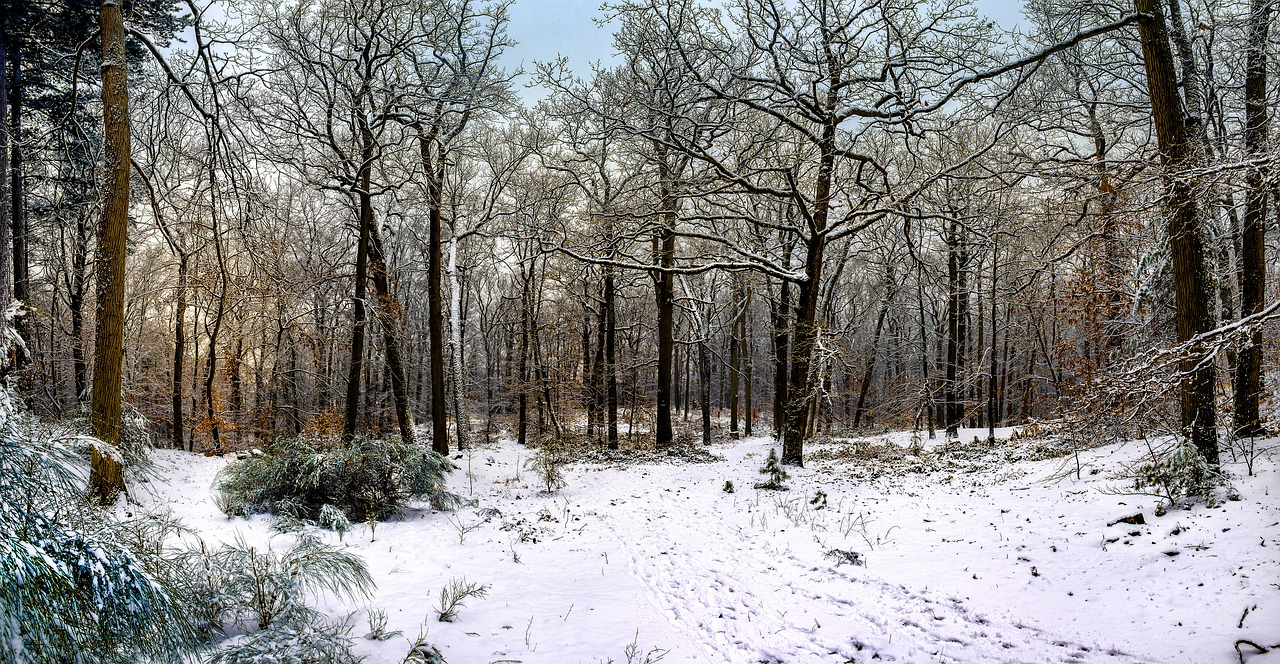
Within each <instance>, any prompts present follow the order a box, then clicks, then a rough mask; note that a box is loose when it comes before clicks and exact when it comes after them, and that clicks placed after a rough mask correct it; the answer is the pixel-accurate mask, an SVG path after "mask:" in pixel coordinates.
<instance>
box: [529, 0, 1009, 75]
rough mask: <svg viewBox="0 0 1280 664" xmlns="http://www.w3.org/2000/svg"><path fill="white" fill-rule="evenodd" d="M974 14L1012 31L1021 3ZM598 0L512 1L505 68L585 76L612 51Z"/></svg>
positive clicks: (1002, 1) (1004, 1)
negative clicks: (555, 66)
mask: <svg viewBox="0 0 1280 664" xmlns="http://www.w3.org/2000/svg"><path fill="white" fill-rule="evenodd" d="M976 4H977V7H978V11H980V12H982V13H984V14H986V15H987V16H990V17H992V18H994V19H996V21H998V22H999V23H1000V24H1001V25H1003V26H1005V27H1009V28H1012V27H1013V26H1015V25H1017V24H1018V23H1019V22H1020V21H1021V19H1022V0H976ZM599 7H600V0H516V2H515V4H514V5H513V6H512V7H511V25H510V34H511V36H512V37H513V38H514V39H515V40H516V41H518V42H519V44H518V45H517V46H516V47H515V48H514V49H512V50H511V52H510V53H509V54H508V57H509V58H510V61H509V64H508V66H509V67H512V68H514V67H515V66H516V65H518V64H520V63H522V62H523V63H524V65H525V68H526V69H531V68H532V66H533V62H534V61H535V60H551V59H554V58H555V57H556V55H557V54H563V55H564V56H566V57H567V58H569V64H570V66H571V67H572V68H573V70H574V72H575V73H579V74H585V73H587V70H588V67H589V64H590V63H592V62H594V61H596V60H603V59H606V58H608V57H609V55H610V54H611V52H612V45H611V42H610V32H609V29H608V27H604V28H601V27H599V26H597V25H596V24H595V22H594V20H593V19H596V18H599V17H600V11H599Z"/></svg>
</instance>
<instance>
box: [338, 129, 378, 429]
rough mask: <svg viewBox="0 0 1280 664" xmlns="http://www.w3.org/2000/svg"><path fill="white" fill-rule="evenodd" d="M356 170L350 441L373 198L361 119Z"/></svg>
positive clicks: (368, 141) (346, 418)
mask: <svg viewBox="0 0 1280 664" xmlns="http://www.w3.org/2000/svg"><path fill="white" fill-rule="evenodd" d="M360 130H361V131H360V133H361V145H360V148H361V149H360V157H361V162H360V171H359V174H358V175H357V177H358V179H359V185H358V186H359V190H358V191H357V192H356V196H357V197H358V198H359V205H360V210H359V215H360V218H359V224H360V228H359V232H358V234H357V239H356V276H355V297H354V298H353V299H352V301H351V366H349V367H348V368H347V394H346V400H345V403H344V405H345V408H344V411H343V417H342V438H343V440H347V441H350V440H352V439H353V438H355V435H356V429H357V428H359V426H360V381H361V379H362V377H363V376H364V343H365V339H364V337H365V328H366V326H367V324H368V314H367V313H366V308H365V297H366V294H367V292H368V290H367V289H368V286H367V283H366V282H367V281H368V273H369V235H370V233H371V232H372V229H373V195H372V191H371V190H370V186H371V181H372V179H373V132H372V131H370V129H369V127H368V123H367V121H366V120H365V119H364V116H363V115H362V116H361V119H360Z"/></svg>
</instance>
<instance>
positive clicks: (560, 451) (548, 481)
mask: <svg viewBox="0 0 1280 664" xmlns="http://www.w3.org/2000/svg"><path fill="white" fill-rule="evenodd" d="M567 462H568V459H567V454H566V453H565V444H564V442H563V441H561V440H558V439H557V438H555V437H554V436H544V437H543V438H542V439H541V440H540V441H538V449H537V451H536V452H534V454H533V456H531V457H529V460H528V461H526V462H525V467H526V468H528V469H529V470H532V471H533V472H535V473H537V474H538V479H539V480H540V481H541V482H542V485H543V486H544V487H546V492H547V493H555V492H556V491H559V490H560V489H563V488H564V487H565V486H566V483H565V481H564V465H565V463H567Z"/></svg>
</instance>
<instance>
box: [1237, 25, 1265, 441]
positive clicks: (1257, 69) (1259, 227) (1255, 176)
mask: <svg viewBox="0 0 1280 664" xmlns="http://www.w3.org/2000/svg"><path fill="white" fill-rule="evenodd" d="M1271 4H1272V2H1271V0H1252V2H1251V3H1250V11H1249V44H1248V49H1249V52H1248V53H1247V54H1246V56H1245V62H1246V64H1245V80H1244V117H1245V122H1244V124H1245V127H1244V148H1245V154H1246V155H1247V156H1248V157H1249V158H1254V159H1260V158H1261V157H1262V156H1264V154H1265V152H1266V149H1267V32H1268V27H1269V21H1270V12H1271ZM1265 171H1266V167H1265V166H1263V165H1262V164H1258V165H1257V166H1255V167H1253V168H1250V169H1249V170H1248V171H1247V172H1246V173H1245V194H1244V196H1245V198H1244V227H1243V229H1242V232H1241V238H1240V240H1241V242H1240V315H1241V317H1244V316H1249V315H1252V314H1256V313H1258V312H1259V311H1261V310H1262V307H1263V304H1264V300H1265V299H1266V292H1267V289H1266V276H1267V255H1266V251H1267V245H1266V220H1267V190H1266V179H1267V173H1266V172H1265ZM1261 394H1262V331H1261V330H1254V332H1253V336H1252V338H1251V339H1250V343H1249V346H1248V347H1247V348H1244V349H1242V350H1241V351H1240V352H1239V354H1238V356H1237V360H1236V376H1235V427H1236V431H1235V434H1236V435H1237V436H1241V437H1257V436H1261V435H1264V431H1263V428H1262V422H1261V420H1260V418H1259V414H1258V401H1259V397H1260V396H1261Z"/></svg>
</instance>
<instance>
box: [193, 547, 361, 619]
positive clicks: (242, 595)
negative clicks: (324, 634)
mask: <svg viewBox="0 0 1280 664" xmlns="http://www.w3.org/2000/svg"><path fill="white" fill-rule="evenodd" d="M180 564H181V565H182V567H184V568H187V569H191V570H193V573H192V577H193V579H194V580H197V581H198V583H196V584H193V586H192V592H191V595H192V597H190V599H191V601H192V602H194V603H198V604H200V605H202V606H206V607H212V608H211V610H210V613H209V615H208V619H209V621H210V624H211V626H212V627H213V628H214V629H218V630H221V629H223V628H224V627H226V626H228V625H238V626H241V627H243V628H246V629H257V630H260V631H266V630H269V629H271V628H273V627H275V626H277V624H282V625H290V626H292V627H293V628H297V629H302V625H304V624H307V625H313V626H314V625H316V624H319V623H317V620H318V619H319V616H318V614H317V613H316V611H315V609H313V608H311V607H310V606H308V605H307V603H306V597H307V594H308V593H314V592H317V591H321V590H327V591H329V592H331V593H333V594H335V595H339V596H343V597H347V598H350V599H356V598H360V597H368V596H369V595H370V594H371V593H372V592H373V588H374V584H373V579H372V577H370V576H369V570H368V568H367V567H366V566H365V564H364V561H363V560H361V559H360V557H359V556H356V555H354V554H352V553H348V552H346V551H344V550H342V549H340V548H338V547H336V546H331V545H328V544H325V543H323V542H321V541H320V540H318V539H316V538H315V537H314V536H311V535H302V536H301V537H299V538H298V541H297V543H296V544H295V545H294V546H292V547H290V548H289V549H287V550H285V551H283V552H277V551H275V550H273V549H271V548H270V547H267V548H261V547H256V546H252V545H250V544H249V543H248V542H246V541H245V540H244V539H243V537H237V538H236V539H235V540H234V541H233V542H231V543H230V544H224V545H222V546H221V547H219V548H217V549H210V548H208V547H207V546H205V545H203V544H201V545H200V546H199V547H195V548H191V549H189V550H188V551H186V552H185V554H184V555H183V557H182V559H181V560H180Z"/></svg>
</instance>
